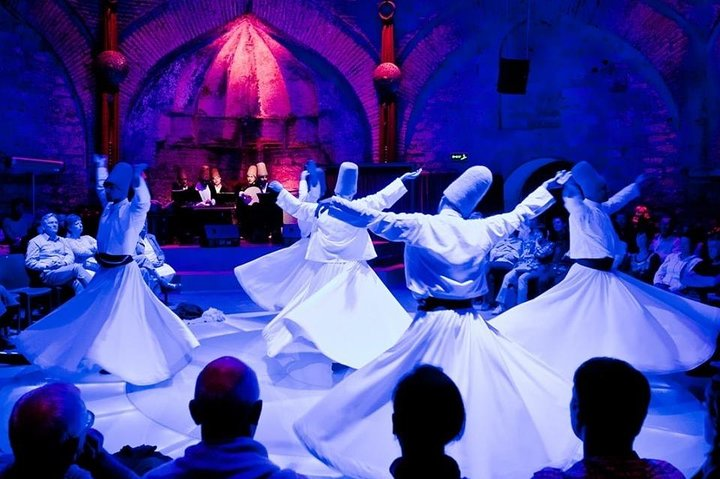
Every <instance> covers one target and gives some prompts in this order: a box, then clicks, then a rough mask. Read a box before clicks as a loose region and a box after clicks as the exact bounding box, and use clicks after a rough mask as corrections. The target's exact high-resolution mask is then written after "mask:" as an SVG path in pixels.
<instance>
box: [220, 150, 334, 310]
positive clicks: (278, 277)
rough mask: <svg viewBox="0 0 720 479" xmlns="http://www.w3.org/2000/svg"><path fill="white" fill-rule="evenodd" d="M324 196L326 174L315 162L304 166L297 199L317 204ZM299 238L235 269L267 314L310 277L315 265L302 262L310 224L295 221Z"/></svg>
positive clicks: (285, 301) (279, 308) (248, 292)
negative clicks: (289, 244)
mask: <svg viewBox="0 0 720 479" xmlns="http://www.w3.org/2000/svg"><path fill="white" fill-rule="evenodd" d="M324 195H325V173H324V171H323V170H322V169H321V168H319V167H318V166H317V164H316V163H315V161H314V160H309V161H308V162H307V163H306V164H305V169H304V170H303V172H302V174H301V176H300V182H299V183H298V200H299V201H300V202H303V203H310V204H316V203H317V202H318V200H319V199H320V198H322V197H323V196H324ZM298 229H299V230H300V239H299V240H298V241H296V242H295V243H293V244H292V245H291V246H288V247H287V248H282V249H279V250H277V251H273V252H272V253H268V254H266V255H263V256H261V257H259V258H257V259H255V260H253V261H249V262H247V263H243V264H241V265H239V266H236V267H235V270H234V271H235V277H236V278H237V280H238V282H239V283H240V285H241V286H242V287H243V289H244V290H245V292H246V293H247V294H248V296H250V299H252V300H253V302H255V304H257V305H258V306H260V307H261V308H263V309H265V310H268V311H278V310H281V309H282V308H284V307H285V306H286V305H287V304H288V302H289V301H290V300H291V299H292V298H293V297H294V296H295V295H296V294H297V292H298V290H299V289H300V288H302V287H303V286H304V285H305V284H306V283H307V282H308V281H309V280H310V278H311V277H312V275H313V274H314V272H315V270H316V268H315V265H314V264H313V263H311V262H309V261H307V260H305V255H306V254H307V249H308V245H309V244H310V233H311V230H312V222H309V221H306V220H305V219H298Z"/></svg>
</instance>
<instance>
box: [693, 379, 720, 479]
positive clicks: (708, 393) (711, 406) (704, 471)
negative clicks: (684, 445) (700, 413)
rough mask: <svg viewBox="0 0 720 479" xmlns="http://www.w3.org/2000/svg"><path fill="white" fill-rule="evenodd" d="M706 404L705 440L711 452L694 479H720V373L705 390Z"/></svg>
mask: <svg viewBox="0 0 720 479" xmlns="http://www.w3.org/2000/svg"><path fill="white" fill-rule="evenodd" d="M705 404H706V406H707V411H706V416H705V440H706V441H707V443H708V444H710V450H709V451H708V452H707V455H706V458H705V462H704V463H703V464H702V466H700V470H699V471H698V472H696V473H695V474H694V475H693V476H692V479H717V478H718V477H720V373H716V374H715V375H713V377H712V378H711V379H710V382H709V383H708V385H707V387H706V388H705Z"/></svg>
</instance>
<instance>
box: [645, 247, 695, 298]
mask: <svg viewBox="0 0 720 479" xmlns="http://www.w3.org/2000/svg"><path fill="white" fill-rule="evenodd" d="M693 251H694V247H693V245H692V240H691V239H690V237H688V236H682V237H680V251H678V252H677V253H670V254H668V255H667V256H666V257H665V260H664V261H663V262H662V263H661V264H660V267H659V268H658V270H657V271H656V272H655V276H654V277H653V284H654V285H655V286H657V287H658V288H663V289H668V290H670V291H673V292H675V293H682V292H683V291H684V290H685V289H686V286H685V285H684V284H683V283H682V281H681V280H680V278H681V277H682V275H683V274H684V273H685V271H686V270H688V271H689V270H692V269H693V268H695V266H697V265H698V264H699V263H700V262H701V261H702V260H701V259H700V258H699V257H697V256H695V255H694V254H693Z"/></svg>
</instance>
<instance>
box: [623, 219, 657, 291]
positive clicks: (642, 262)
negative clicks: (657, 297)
mask: <svg viewBox="0 0 720 479" xmlns="http://www.w3.org/2000/svg"><path fill="white" fill-rule="evenodd" d="M635 245H636V248H635V250H636V252H635V253H631V254H629V255H628V257H629V264H628V271H627V272H628V273H629V274H630V275H631V276H632V277H634V278H637V279H639V280H640V281H642V282H643V283H648V284H652V282H653V277H654V276H655V272H656V271H657V270H658V268H659V267H660V263H661V261H660V256H658V254H657V253H655V252H654V251H650V238H649V235H648V232H647V231H644V230H640V231H638V232H637V233H636V234H635Z"/></svg>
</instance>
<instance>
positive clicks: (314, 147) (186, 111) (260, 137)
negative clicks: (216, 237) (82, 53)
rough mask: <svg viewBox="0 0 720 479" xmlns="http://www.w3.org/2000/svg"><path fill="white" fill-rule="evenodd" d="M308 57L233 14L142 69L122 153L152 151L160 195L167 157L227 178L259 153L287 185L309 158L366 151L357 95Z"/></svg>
mask: <svg viewBox="0 0 720 479" xmlns="http://www.w3.org/2000/svg"><path fill="white" fill-rule="evenodd" d="M316 57H317V55H313V54H312V52H308V51H305V50H303V49H302V48H301V47H299V46H297V45H294V44H292V42H289V41H288V40H286V39H283V38H282V36H281V35H280V34H278V33H277V32H275V31H274V30H273V29H271V28H270V27H269V26H267V25H265V24H264V23H263V22H261V21H260V20H259V19H258V18H256V17H254V16H252V15H243V16H241V17H239V18H238V19H236V20H234V21H232V22H230V23H229V24H228V25H226V26H225V27H223V28H222V29H221V30H220V31H218V32H215V33H214V34H213V35H210V36H208V37H207V38H203V39H201V40H198V41H196V42H194V43H193V44H191V45H187V46H186V47H185V48H183V49H182V50H180V51H178V52H176V53H175V54H174V55H171V56H170V57H169V58H167V59H165V61H163V62H162V63H161V64H159V65H158V66H157V68H156V69H155V71H153V72H152V73H151V74H150V75H148V77H149V80H148V81H147V83H146V84H145V85H144V86H143V88H142V89H141V91H140V93H139V94H138V96H137V98H136V100H135V102H134V104H133V106H132V109H131V111H130V113H129V115H128V121H127V124H126V129H125V134H126V138H127V140H126V141H124V142H123V144H124V145H125V148H126V152H125V154H126V156H131V157H132V156H135V157H142V158H145V159H147V160H152V161H151V162H152V163H153V164H154V166H155V168H154V171H153V174H154V177H153V178H152V185H153V186H155V185H160V186H159V187H157V188H156V190H157V191H156V192H155V195H156V196H157V197H159V198H163V199H164V196H163V195H164V194H165V192H169V185H170V183H171V181H172V177H173V168H172V167H174V166H181V167H184V168H185V169H187V170H188V171H190V172H191V174H192V172H194V171H195V170H196V169H197V168H198V167H199V166H200V165H201V164H209V165H211V166H214V167H217V168H219V169H220V170H221V173H222V175H223V178H224V179H225V180H226V181H227V182H229V183H232V182H234V181H235V180H239V179H240V178H241V175H244V172H245V170H246V169H247V167H248V166H249V165H250V164H252V163H255V162H257V161H261V160H262V161H265V162H266V164H267V165H268V167H269V169H270V175H271V176H272V177H273V178H275V179H278V180H280V181H282V182H285V183H287V184H288V185H289V187H290V188H292V187H293V185H294V183H296V182H297V178H298V176H299V173H300V170H301V168H302V165H303V164H304V162H305V161H306V160H307V159H308V158H315V159H316V160H318V162H319V163H320V164H323V163H332V162H335V161H338V162H339V161H345V160H350V161H356V162H361V161H362V160H363V156H364V155H368V156H369V153H370V150H369V146H370V133H369V124H368V122H367V120H366V118H364V114H363V109H362V105H361V104H360V103H359V101H358V100H357V98H355V97H354V95H353V93H352V89H351V88H350V87H349V86H348V85H347V83H346V82H345V81H344V80H343V78H342V77H341V76H340V75H338V73H337V72H336V71H334V70H333V69H332V67H331V66H330V65H328V64H327V63H326V62H324V61H323V60H322V59H319V58H316ZM165 196H166V195H165Z"/></svg>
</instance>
